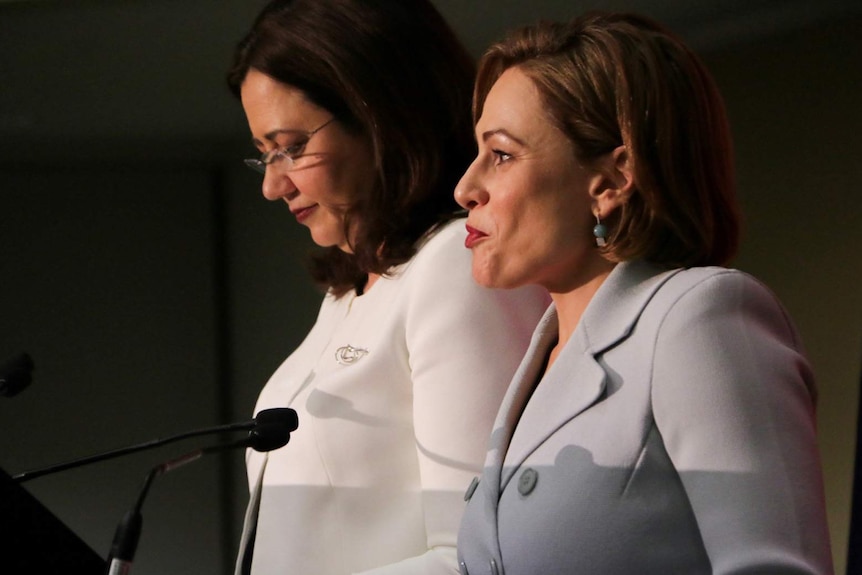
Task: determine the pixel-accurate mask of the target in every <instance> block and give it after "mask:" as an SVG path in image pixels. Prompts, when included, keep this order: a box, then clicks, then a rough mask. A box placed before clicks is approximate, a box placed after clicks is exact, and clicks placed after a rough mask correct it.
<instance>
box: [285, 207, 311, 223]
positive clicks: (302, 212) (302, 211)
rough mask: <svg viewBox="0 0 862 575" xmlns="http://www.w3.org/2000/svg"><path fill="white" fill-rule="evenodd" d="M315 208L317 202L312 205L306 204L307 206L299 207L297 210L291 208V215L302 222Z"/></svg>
mask: <svg viewBox="0 0 862 575" xmlns="http://www.w3.org/2000/svg"><path fill="white" fill-rule="evenodd" d="M316 208H317V204H314V205H313V206H308V207H307V208H299V209H298V210H291V212H293V215H294V216H295V217H296V221H298V222H300V223H302V222H303V221H304V220H305V219H307V218H308V216H310V215H311V212H313V211H314V210H315V209H316Z"/></svg>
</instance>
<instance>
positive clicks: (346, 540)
mask: <svg viewBox="0 0 862 575" xmlns="http://www.w3.org/2000/svg"><path fill="white" fill-rule="evenodd" d="M465 235H466V232H465V231H464V220H458V221H456V222H453V223H451V224H449V225H447V226H446V227H444V228H443V229H442V230H440V231H439V232H438V233H436V234H435V235H433V236H432V237H431V238H430V239H429V240H428V241H427V243H425V245H424V246H422V247H421V249H420V250H419V252H418V254H417V255H416V256H414V257H413V259H412V260H410V261H409V262H408V263H406V264H404V265H402V266H400V267H399V268H398V269H396V270H394V271H393V273H392V274H391V275H390V276H388V277H383V278H381V279H379V280H378V281H377V282H376V283H375V284H374V286H373V288H372V289H370V290H369V291H368V292H367V293H366V294H365V295H362V296H360V297H356V295H355V294H353V293H351V294H348V295H345V296H343V297H341V298H339V299H336V298H334V297H332V296H331V295H330V296H327V297H326V298H325V300H324V302H323V305H322V307H321V309H320V314H319V316H318V318H317V323H316V324H315V325H314V327H313V328H312V330H311V332H310V333H309V334H308V336H307V338H306V339H305V341H304V342H303V343H302V344H301V345H300V347H299V348H297V349H296V350H295V351H294V352H293V353H292V354H291V355H290V357H289V358H288V359H287V360H286V361H285V362H284V363H283V364H282V365H281V367H279V368H278V370H277V371H276V372H275V373H274V374H273V376H272V378H271V379H270V381H269V382H268V383H267V384H266V387H265V388H264V389H263V391H262V393H261V394H260V398H259V400H258V403H257V406H256V408H255V411H259V410H261V409H265V408H270V407H276V406H290V407H292V408H294V409H296V411H297V413H298V415H299V428H298V429H297V430H296V431H295V432H293V433H292V437H291V440H290V443H288V444H287V445H286V446H285V447H283V448H281V449H279V450H277V451H274V452H271V453H270V454H269V455H268V456H266V455H264V454H261V453H257V452H253V451H252V452H249V454H248V457H247V468H248V474H249V483H250V486H251V491H252V505H251V507H250V511H251V513H250V515H249V517H248V520H247V524H246V528H245V539H248V538H249V537H250V534H251V528H253V527H254V525H255V524H256V525H257V534H256V541H255V546H254V556H253V567H252V573H254V574H255V575H269V574H272V575H275V574H278V575H285V574H297V575H346V574H348V573H355V572H368V573H374V574H378V575H382V574H384V573H385V574H405V575H406V574H419V573H428V574H437V573H439V574H443V573H447V574H451V573H457V563H456V560H455V542H456V537H457V531H458V525H459V523H460V519H461V515H462V513H463V509H464V505H465V503H464V499H463V493H464V487H465V485H467V484H468V483H469V481H470V479H471V478H472V477H473V476H474V475H476V474H477V473H478V472H479V471H480V470H481V466H482V461H483V459H484V455H485V451H486V449H487V438H488V435H489V434H490V431H491V424H492V423H493V421H494V416H495V415H496V413H497V409H498V407H499V404H500V401H501V400H502V397H503V395H504V393H505V390H506V387H507V384H508V382H509V381H510V380H511V377H512V375H513V374H514V371H515V369H516V368H517V366H518V363H519V362H520V359H521V357H523V354H524V352H525V351H526V349H527V345H528V344H529V341H530V334H531V333H532V331H533V329H534V328H535V326H536V323H537V322H538V320H539V318H540V317H541V315H542V313H543V312H544V310H545V309H546V308H547V306H548V303H549V299H548V296H547V294H545V293H544V292H543V291H542V290H539V289H538V288H531V289H525V290H518V291H517V292H508V291H502V290H499V291H495V290H487V289H483V288H480V287H478V286H477V285H476V284H475V283H474V282H473V280H472V276H471V255H470V252H469V251H468V250H467V249H466V248H465V247H464V237H465ZM258 497H260V506H259V514H258V517H257V519H255V517H254V513H255V511H256V507H255V503H256V499H257V498H258Z"/></svg>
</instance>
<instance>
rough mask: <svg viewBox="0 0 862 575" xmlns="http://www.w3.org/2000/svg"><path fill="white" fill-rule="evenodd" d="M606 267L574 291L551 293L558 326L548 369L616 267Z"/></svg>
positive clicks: (613, 265)
mask: <svg viewBox="0 0 862 575" xmlns="http://www.w3.org/2000/svg"><path fill="white" fill-rule="evenodd" d="M607 264H608V265H607V266H603V267H602V269H600V270H598V271H597V272H596V273H594V274H593V275H592V276H591V278H590V279H589V280H587V281H586V282H583V283H581V284H580V285H578V286H577V287H576V288H575V289H573V290H571V291H568V292H565V293H551V299H552V300H553V301H554V306H555V307H556V309H557V321H558V324H559V327H558V334H557V344H556V345H555V346H554V348H553V349H551V352H550V354H549V356H548V368H550V367H551V365H552V364H553V363H554V361H555V360H556V359H557V357H558V356H559V354H560V351H561V350H562V349H563V348H564V347H565V346H566V343H568V341H569V338H570V337H571V336H572V334H573V333H574V332H575V329H576V328H577V327H578V324H579V323H580V321H581V317H582V316H583V315H584V311H585V310H586V309H587V306H588V305H589V304H590V301H592V299H593V296H594V295H596V292H597V291H598V290H599V288H600V287H601V285H602V284H603V283H604V282H605V280H606V279H607V278H608V276H609V275H610V273H611V271H613V269H614V267H615V266H616V264H615V263H613V262H607Z"/></svg>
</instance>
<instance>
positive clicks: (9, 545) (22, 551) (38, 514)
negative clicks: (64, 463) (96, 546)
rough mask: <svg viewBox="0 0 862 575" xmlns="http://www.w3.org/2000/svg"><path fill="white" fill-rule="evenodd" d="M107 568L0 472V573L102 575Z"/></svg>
mask: <svg viewBox="0 0 862 575" xmlns="http://www.w3.org/2000/svg"><path fill="white" fill-rule="evenodd" d="M106 570H107V564H106V562H105V560H104V559H102V558H101V557H100V556H99V555H98V554H97V553H96V552H95V551H93V549H92V548H91V547H90V546H89V545H87V544H86V543H85V542H84V541H83V540H82V539H81V538H80V537H78V535H76V534H75V533H74V532H73V531H72V530H71V529H69V528H68V527H67V526H66V525H65V524H64V523H63V522H62V521H60V519H58V518H57V516H55V515H54V514H53V513H51V511H49V510H48V509H47V508H46V507H45V506H44V505H42V504H41V503H40V502H39V501H38V500H37V499H36V498H35V497H33V495H31V494H30V492H29V491H27V490H26V489H24V488H23V487H21V486H20V485H18V483H17V482H15V480H13V479H12V478H11V477H10V476H9V475H8V474H7V473H6V472H5V471H3V470H2V469H0V573H2V574H3V575H55V574H56V575H60V574H63V575H104V573H105V572H106Z"/></svg>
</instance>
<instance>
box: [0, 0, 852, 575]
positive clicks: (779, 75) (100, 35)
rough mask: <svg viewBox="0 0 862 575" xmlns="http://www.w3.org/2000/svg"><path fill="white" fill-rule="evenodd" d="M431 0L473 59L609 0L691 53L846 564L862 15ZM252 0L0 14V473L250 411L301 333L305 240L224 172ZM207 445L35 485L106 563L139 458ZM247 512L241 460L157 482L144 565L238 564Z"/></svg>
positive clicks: (133, 1)
mask: <svg viewBox="0 0 862 575" xmlns="http://www.w3.org/2000/svg"><path fill="white" fill-rule="evenodd" d="M437 4H438V6H440V8H441V10H442V11H443V12H444V14H445V15H446V16H447V17H448V18H449V19H450V21H452V22H453V23H454V24H455V26H456V28H457V29H458V30H459V32H460V33H461V34H462V35H463V37H464V38H465V40H466V41H467V42H468V44H469V45H470V47H471V49H472V50H473V51H474V52H475V53H476V54H478V53H479V52H480V50H481V49H482V47H484V45H486V44H487V43H488V42H489V41H490V40H491V39H492V38H494V37H496V36H498V35H499V33H500V32H501V31H502V30H503V29H505V28H507V27H509V26H511V25H513V24H516V23H521V22H528V21H531V20H534V19H535V18H536V17H538V16H546V17H553V18H563V17H566V16H569V15H574V14H575V13H577V12H579V11H581V10H582V9H585V8H591V7H597V6H605V7H628V8H632V9H637V10H640V11H642V12H646V13H648V14H652V15H654V16H656V17H658V18H660V19H662V20H664V21H665V22H667V23H669V24H670V25H671V26H673V27H674V29H676V30H678V31H679V32H680V33H681V34H683V35H684V36H685V37H686V38H687V39H689V41H690V42H691V43H692V44H693V45H694V46H695V47H696V48H697V49H698V50H699V52H700V53H701V54H702V55H703V56H704V58H705V60H706V61H707V63H708V65H709V66H710V68H711V69H712V70H713V72H714V74H715V76H716V78H717V80H718V82H719V85H720V86H721V88H722V90H723V92H724V94H725V97H726V100H727V104H728V108H729V112H730V117H731V122H732V125H733V129H734V134H735V138H736V151H737V163H738V170H739V187H740V195H741V199H742V203H743V208H744V210H745V213H746V229H745V237H744V242H743V249H742V253H741V254H740V257H739V258H738V260H737V261H736V262H735V265H736V266H737V267H740V268H742V269H745V270H747V271H750V272H751V273H753V274H755V275H756V276H758V277H760V278H761V279H763V280H764V281H766V283H768V284H769V285H770V286H771V287H772V288H773V289H774V290H775V291H776V293H777V294H778V295H779V297H780V298H781V299H782V300H783V301H784V303H785V304H786V305H787V307H788V309H789V310H790V312H791V314H792V315H793V316H794V318H795V319H796V321H797V324H798V326H799V328H800V330H801V332H802V335H803V338H804V340H805V342H806V344H807V346H808V349H809V352H810V355H811V358H812V362H813V363H814V367H815V370H816V372H817V375H818V380H819V384H820V402H819V407H818V416H819V432H820V443H821V449H822V452H823V461H824V469H825V475H826V489H827V493H826V495H827V505H828V509H829V521H830V530H831V533H832V538H833V547H834V555H835V561H836V572H838V573H842V572H843V569H844V561H845V557H846V553H847V538H848V526H849V517H850V512H849V509H850V493H851V485H852V472H853V455H854V449H855V426H856V418H857V405H858V400H859V387H858V382H859V373H860V350H862V330H860V319H862V290H860V288H859V285H860V283H862V265H860V256H859V251H860V248H862V237H860V236H862V231H860V227H862V225H860V224H862V195H860V194H859V193H858V192H857V188H858V182H859V181H862V168H860V162H859V157H860V154H861V153H862V141H860V137H859V131H860V128H862V121H860V120H862V119H860V115H862V113H860V110H859V106H858V103H857V102H858V95H857V92H858V87H859V86H862V41H860V40H859V38H858V32H859V30H860V23H862V14H860V12H859V10H860V9H859V8H855V7H852V6H850V4H851V3H845V2H821V3H817V6H816V9H815V8H811V7H810V3H804V2H767V1H759V2H750V1H749V2H732V1H724V2H715V3H711V5H710V6H709V7H697V8H695V7H692V6H691V3H686V2H673V1H668V0H665V1H663V2H650V1H647V0H643V1H640V2H634V1H633V2H628V3H622V2H616V3H614V2H591V3H590V2H582V3H575V2H552V1H549V0H547V1H542V2H539V3H535V2H533V3H529V7H528V8H525V7H524V5H523V3H516V2H508V1H502V2H493V3H492V2H486V1H484V0H482V1H476V2H470V3H466V2H457V1H455V0H440V1H439V2H438V3H437ZM806 4H809V6H808V7H806ZM261 5H262V2H260V1H254V2H247V1H240V0H234V1H229V2H228V1H225V2H208V1H206V0H186V1H184V2H182V3H177V2H168V1H167V0H114V1H107V0H103V1H97V0H91V1H84V0H63V1H59V0H58V1H51V0H42V1H36V2H0V361H3V360H4V359H5V358H7V357H10V356H12V355H13V354H15V353H18V352H20V351H27V352H29V353H30V354H31V355H32V356H33V358H34V359H35V362H36V366H37V367H36V373H35V376H36V377H35V383H34V385H33V386H32V388H30V389H28V390H26V391H25V392H24V393H22V394H21V395H20V396H18V397H15V398H13V399H2V401H0V467H2V468H3V469H5V470H6V471H7V472H10V473H18V472H21V471H24V470H27V469H32V468H36V467H41V466H43V465H47V464H49V463H54V462H57V461H64V460H67V459H71V458H75V457H79V456H83V455H87V454H90V453H93V452H97V451H103V450H107V449H111V448H114V447H118V446H121V445H125V444H130V443H136V442H140V441H144V440H147V439H151V438H154V437H164V436H168V435H171V434H174V433H178V432H180V431H185V430H187V429H193V428H199V427H204V426H209V425H214V424H216V423H220V422H226V421H233V420H242V419H246V418H249V417H250V416H251V411H252V407H253V405H254V400H255V398H256V396H257V393H258V390H259V389H260V387H261V386H262V385H263V384H264V383H265V381H266V379H267V378H268V376H269V374H270V373H271V372H272V371H273V370H274V369H275V367H276V366H277V365H278V364H279V363H280V361H281V360H282V359H283V358H284V357H285V356H286V355H287V354H288V353H289V352H290V350H291V349H292V348H293V347H295V346H296V345H297V344H298V343H299V341H300V340H301V338H302V337H303V335H304V334H305V332H306V330H307V329H308V327H309V326H310V325H311V323H312V322H313V320H314V317H315V314H316V311H317V305H318V302H319V294H317V292H316V291H315V289H314V288H313V287H312V286H311V285H310V284H309V282H308V280H307V277H306V274H305V272H304V269H303V266H302V261H303V258H304V255H305V253H306V251H307V249H308V248H309V247H310V242H309V240H308V238H307V234H306V233H305V232H304V229H301V228H299V227H298V226H296V225H295V224H294V223H292V222H291V221H290V217H289V214H288V212H287V211H286V210H285V209H284V207H283V206H280V205H270V204H268V203H267V202H266V201H264V200H263V199H262V198H261V196H260V194H259V179H258V178H257V177H256V176H255V174H253V173H251V172H249V171H247V170H245V169H244V168H243V167H242V166H241V165H240V162H239V158H241V157H243V156H245V155H248V154H250V153H252V148H251V146H250V145H248V143H247V142H248V135H247V129H246V127H245V126H244V120H243V116H242V112H241V109H240V108H239V105H238V104H237V103H236V102H234V101H233V100H232V99H231V97H230V96H229V95H228V94H227V92H226V90H225V88H224V85H223V75H224V71H225V69H226V67H227V65H228V62H229V57H230V53H231V50H232V47H233V45H234V43H235V41H236V40H237V39H238V38H239V37H240V35H241V34H242V32H243V31H244V30H245V28H246V27H247V26H248V24H249V23H250V21H251V19H252V18H253V15H254V14H255V13H256V11H257V10H258V8H259V7H260V6H261ZM203 443H206V442H205V441H204V440H200V441H190V442H187V443H185V444H183V445H176V446H172V447H165V448H162V449H160V450H159V451H157V452H155V453H153V452H150V453H148V454H139V455H136V456H132V457H129V458H126V459H123V460H117V461H112V462H105V463H100V464H96V465H94V466H91V467H88V468H84V469H79V470H74V471H68V472H64V473H62V474H58V475H55V476H51V477H45V478H40V479H36V480H34V481H32V482H30V483H27V484H25V485H26V486H27V489H28V490H30V491H31V492H32V493H33V494H34V495H36V496H37V497H38V498H39V499H40V500H41V501H42V502H43V503H44V504H45V505H46V506H47V507H49V508H50V509H51V510H52V511H54V512H55V513H56V514H57V515H58V516H59V517H60V518H61V519H62V520H63V521H64V522H66V523H67V524H68V525H69V526H70V527H71V528H73V529H74V530H75V531H76V532H77V533H79V534H80V535H81V536H82V537H83V538H84V539H85V541H86V542H87V543H88V544H89V545H90V546H92V547H93V548H94V549H95V550H96V551H97V552H99V554H102V555H104V554H105V553H106V552H107V550H108V547H109V545H110V540H111V537H112V535H113V530H114V527H115V526H116V524H117V522H118V521H119V519H120V517H121V516H122V514H123V513H124V512H125V511H126V510H127V509H128V508H129V507H130V506H131V505H132V504H133V502H134V499H135V498H136V497H137V494H138V490H139V488H140V485H141V482H142V481H143V478H144V475H145V474H146V472H147V471H148V470H149V468H150V467H151V466H152V465H154V464H156V463H158V462H161V461H163V460H165V459H168V458H171V457H174V456H176V455H178V454H180V453H183V452H184V451H186V450H188V449H192V448H194V447H197V446H199V445H201V444H203ZM245 501H246V488H245V483H244V473H243V466H242V454H241V453H238V452H235V453H230V454H227V455H226V456H224V457H212V458H211V459H207V460H203V461H201V462H198V463H196V464H194V465H191V466H189V467H187V468H184V469H181V470H177V471H176V472H175V473H172V474H169V475H166V476H164V477H162V478H160V479H159V480H158V481H157V483H156V484H155V485H154V487H153V489H152V491H151V493H150V495H149V497H148V499H147V502H146V504H145V507H144V517H145V519H144V532H143V537H142V540H141V545H140V548H139V551H138V555H137V561H136V565H135V572H136V573H139V574H141V575H146V574H166V573H184V574H194V573H228V572H230V565H231V562H232V558H233V555H234V553H235V546H236V540H237V537H238V533H239V522H240V520H241V516H242V512H243V509H244V505H245ZM0 520H3V519H0Z"/></svg>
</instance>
